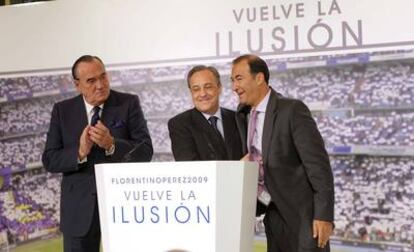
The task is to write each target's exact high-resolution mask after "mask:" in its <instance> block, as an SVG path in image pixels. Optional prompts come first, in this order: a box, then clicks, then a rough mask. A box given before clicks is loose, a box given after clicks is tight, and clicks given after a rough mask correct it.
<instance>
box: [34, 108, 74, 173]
mask: <svg viewBox="0 0 414 252" xmlns="http://www.w3.org/2000/svg"><path fill="white" fill-rule="evenodd" d="M61 123H63V122H62V121H61V116H60V109H59V106H58V105H57V104H55V105H54V106H53V110H52V117H51V119H50V125H49V131H48V132H47V140H46V145H45V150H44V152H43V155H42V162H43V165H44V167H45V169H46V170H47V171H49V172H54V173H58V172H73V171H77V170H78V169H79V168H80V167H81V166H82V165H81V164H78V149H79V143H77V144H74V145H71V146H69V147H65V146H64V144H63V135H62V134H64V132H62V127H61Z"/></svg>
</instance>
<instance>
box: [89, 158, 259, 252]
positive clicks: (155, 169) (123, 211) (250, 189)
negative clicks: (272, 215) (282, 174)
mask: <svg viewBox="0 0 414 252" xmlns="http://www.w3.org/2000/svg"><path fill="white" fill-rule="evenodd" d="M95 175H96V185H97V192H98V205H99V213H100V223H101V231H102V243H103V249H104V252H118V251H122V252H137V251H143V252H229V251H231V252H237V251H239V252H251V251H253V240H254V221H255V211H256V191H257V179H258V166H257V164H256V163H253V162H240V161H203V162H153V163H113V164H99V165H96V166H95Z"/></svg>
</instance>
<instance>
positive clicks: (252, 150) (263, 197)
mask: <svg viewBox="0 0 414 252" xmlns="http://www.w3.org/2000/svg"><path fill="white" fill-rule="evenodd" d="M257 115H258V112H257V111H256V110H255V109H253V110H252V111H251V112H250V120H249V126H248V127H249V128H248V131H249V133H248V136H249V139H248V143H247V148H248V150H249V160H250V161H255V162H257V163H258V164H259V181H258V186H257V198H258V199H259V200H260V201H261V202H262V203H264V204H266V205H267V204H269V201H270V198H269V197H270V196H269V193H268V192H267V189H266V187H265V184H264V169H263V160H262V153H260V151H259V150H258V149H257V148H256V146H255V145H254V143H255V142H257V141H254V140H255V139H257V137H258V136H257V128H256V127H257ZM257 144H260V143H257Z"/></svg>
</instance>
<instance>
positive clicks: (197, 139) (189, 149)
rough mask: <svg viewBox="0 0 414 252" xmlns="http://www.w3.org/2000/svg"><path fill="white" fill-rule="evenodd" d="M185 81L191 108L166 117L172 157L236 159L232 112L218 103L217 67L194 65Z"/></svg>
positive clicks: (237, 146)
mask: <svg viewBox="0 0 414 252" xmlns="http://www.w3.org/2000/svg"><path fill="white" fill-rule="evenodd" d="M187 84H188V88H189V89H190V93H191V97H192V100H193V103H194V108H193V109H190V110H187V111H185V112H183V113H181V114H179V115H177V116H175V117H173V118H172V119H170V120H169V121H168V130H169V132H170V138H171V145H172V152H173V154H174V158H175V160H176V161H186V160H239V159H240V158H241V157H242V149H241V140H240V136H239V134H238V132H237V127H236V122H235V113H234V111H231V110H228V109H225V108H220V106H219V96H220V93H221V89H222V86H221V82H220V75H219V73H218V71H217V70H216V69H215V68H214V67H207V66H202V65H200V66H196V67H194V68H192V69H191V70H190V71H189V72H188V75H187Z"/></svg>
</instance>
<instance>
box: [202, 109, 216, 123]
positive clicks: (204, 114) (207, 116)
mask: <svg viewBox="0 0 414 252" xmlns="http://www.w3.org/2000/svg"><path fill="white" fill-rule="evenodd" d="M201 114H203V116H204V117H205V118H206V119H207V120H208V119H209V118H210V117H211V116H215V117H217V118H218V119H219V120H221V109H220V107H219V109H218V110H217V111H216V113H214V114H213V115H210V114H207V113H203V112H201Z"/></svg>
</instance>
